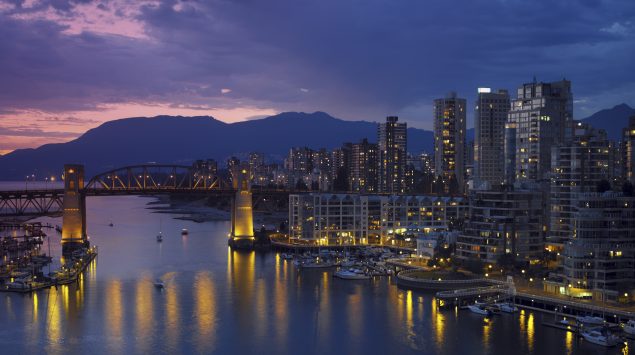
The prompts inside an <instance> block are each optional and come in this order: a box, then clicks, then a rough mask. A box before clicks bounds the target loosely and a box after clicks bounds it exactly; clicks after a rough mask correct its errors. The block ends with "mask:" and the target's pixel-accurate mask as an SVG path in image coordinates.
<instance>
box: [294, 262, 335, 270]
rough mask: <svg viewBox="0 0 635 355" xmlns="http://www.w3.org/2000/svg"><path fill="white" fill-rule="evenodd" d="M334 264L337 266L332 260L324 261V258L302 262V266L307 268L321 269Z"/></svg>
mask: <svg viewBox="0 0 635 355" xmlns="http://www.w3.org/2000/svg"><path fill="white" fill-rule="evenodd" d="M333 266H335V264H333V263H332V262H330V261H324V260H311V261H308V262H304V263H302V264H300V267H302V268H306V269H319V268H327V267H333Z"/></svg>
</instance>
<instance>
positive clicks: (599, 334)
mask: <svg viewBox="0 0 635 355" xmlns="http://www.w3.org/2000/svg"><path fill="white" fill-rule="evenodd" d="M581 334H582V337H583V338H584V340H586V341H588V342H589V343H593V344H597V345H602V346H606V347H611V346H615V345H617V344H619V343H620V342H621V341H622V339H620V337H618V336H617V335H615V334H612V333H611V332H609V331H608V329H606V328H604V329H597V328H596V329H589V330H585V331H583V332H582V333H581Z"/></svg>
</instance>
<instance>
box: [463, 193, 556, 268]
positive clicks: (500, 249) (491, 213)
mask: <svg viewBox="0 0 635 355" xmlns="http://www.w3.org/2000/svg"><path fill="white" fill-rule="evenodd" d="M469 206H470V207H469V220H468V221H467V224H466V226H465V229H464V231H463V233H461V234H460V235H459V237H458V239H457V242H456V256H455V257H456V258H458V259H463V260H469V259H478V260H481V261H483V262H486V263H491V264H494V263H497V262H498V261H499V259H500V258H501V257H502V256H504V255H509V256H510V257H511V258H513V259H516V260H524V261H534V260H538V259H540V257H541V256H542V253H543V248H544V232H543V217H542V216H543V195H542V194H541V193H540V192H537V191H530V190H516V191H514V190H512V189H502V188H501V189H499V190H498V191H495V190H475V191H472V192H471V193H470V197H469Z"/></svg>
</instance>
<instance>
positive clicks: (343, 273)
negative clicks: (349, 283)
mask: <svg viewBox="0 0 635 355" xmlns="http://www.w3.org/2000/svg"><path fill="white" fill-rule="evenodd" d="M333 276H334V277H337V278H340V279H344V280H368V279H370V276H369V275H366V274H364V273H359V272H355V271H352V270H346V269H343V270H338V271H336V272H335V273H334V274H333Z"/></svg>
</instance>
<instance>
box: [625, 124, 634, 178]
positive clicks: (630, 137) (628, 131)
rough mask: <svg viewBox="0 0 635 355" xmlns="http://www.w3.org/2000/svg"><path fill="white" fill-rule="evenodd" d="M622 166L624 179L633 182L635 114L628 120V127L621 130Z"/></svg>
mask: <svg viewBox="0 0 635 355" xmlns="http://www.w3.org/2000/svg"><path fill="white" fill-rule="evenodd" d="M622 156H623V160H622V167H623V169H624V174H623V175H624V180H625V181H630V182H631V183H632V184H635V116H631V117H630V118H629V120H628V127H625V128H624V129H623V130H622Z"/></svg>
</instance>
